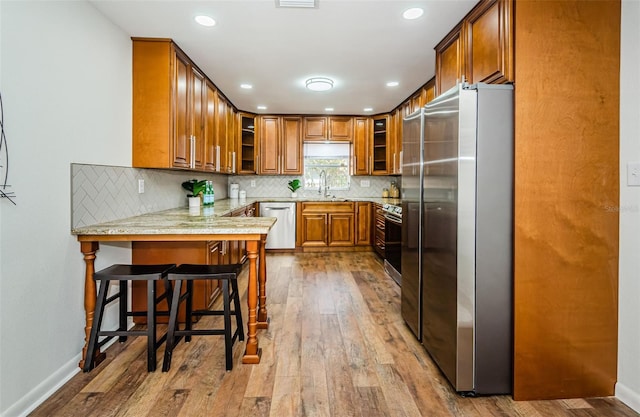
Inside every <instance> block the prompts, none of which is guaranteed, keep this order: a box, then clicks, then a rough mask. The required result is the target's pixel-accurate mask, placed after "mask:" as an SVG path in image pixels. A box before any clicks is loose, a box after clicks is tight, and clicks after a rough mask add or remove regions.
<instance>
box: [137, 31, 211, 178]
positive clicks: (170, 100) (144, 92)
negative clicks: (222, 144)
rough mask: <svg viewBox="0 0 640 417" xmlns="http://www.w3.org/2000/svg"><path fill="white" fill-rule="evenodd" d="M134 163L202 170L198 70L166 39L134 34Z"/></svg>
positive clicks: (202, 86)
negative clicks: (137, 36) (147, 37)
mask: <svg viewBox="0 0 640 417" xmlns="http://www.w3.org/2000/svg"><path fill="white" fill-rule="evenodd" d="M132 47H133V60H132V62H133V74H132V75H133V81H132V87H133V97H132V104H133V109H132V110H133V144H132V145H133V146H132V150H133V152H132V161H133V166H134V167H138V168H180V169H199V170H202V169H204V163H203V161H204V152H205V119H204V113H205V106H206V91H205V90H206V89H205V78H204V75H203V73H202V72H200V71H199V70H198V69H197V67H196V66H195V65H194V64H193V63H192V62H191V61H190V60H189V58H188V57H187V56H186V55H185V54H184V53H183V52H182V51H181V50H180V49H179V48H178V47H177V46H176V45H175V44H174V43H173V42H172V41H171V40H170V39H146V38H134V39H133V46H132Z"/></svg>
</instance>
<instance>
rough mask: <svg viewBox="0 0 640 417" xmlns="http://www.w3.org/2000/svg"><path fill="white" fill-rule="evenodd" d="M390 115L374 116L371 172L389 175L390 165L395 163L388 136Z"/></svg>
mask: <svg viewBox="0 0 640 417" xmlns="http://www.w3.org/2000/svg"><path fill="white" fill-rule="evenodd" d="M388 127H389V116H388V115H385V116H377V117H374V118H373V135H372V141H371V174H372V175H387V174H389V166H390V165H391V164H392V163H393V161H392V158H393V155H392V153H390V152H389V151H390V147H389V142H388V139H389V138H388V136H387V132H388V131H387V128H388Z"/></svg>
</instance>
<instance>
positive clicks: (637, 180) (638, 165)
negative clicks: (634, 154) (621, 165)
mask: <svg viewBox="0 0 640 417" xmlns="http://www.w3.org/2000/svg"><path fill="white" fill-rule="evenodd" d="M627 185H632V186H638V185H640V162H629V163H628V164H627Z"/></svg>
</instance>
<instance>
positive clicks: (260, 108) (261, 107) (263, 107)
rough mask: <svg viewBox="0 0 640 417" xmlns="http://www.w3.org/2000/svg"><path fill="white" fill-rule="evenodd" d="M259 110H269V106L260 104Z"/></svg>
mask: <svg viewBox="0 0 640 417" xmlns="http://www.w3.org/2000/svg"><path fill="white" fill-rule="evenodd" d="M258 110H267V106H258Z"/></svg>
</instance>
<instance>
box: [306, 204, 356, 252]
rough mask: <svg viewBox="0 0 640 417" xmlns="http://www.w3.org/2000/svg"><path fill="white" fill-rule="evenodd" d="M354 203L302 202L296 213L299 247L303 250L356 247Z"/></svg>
mask: <svg viewBox="0 0 640 417" xmlns="http://www.w3.org/2000/svg"><path fill="white" fill-rule="evenodd" d="M355 204H356V203H354V202H326V203H324V202H303V203H299V206H298V210H297V212H298V213H299V214H298V225H299V227H298V230H297V233H298V239H297V240H298V243H299V246H302V247H320V248H322V247H345V246H354V245H355Z"/></svg>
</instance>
